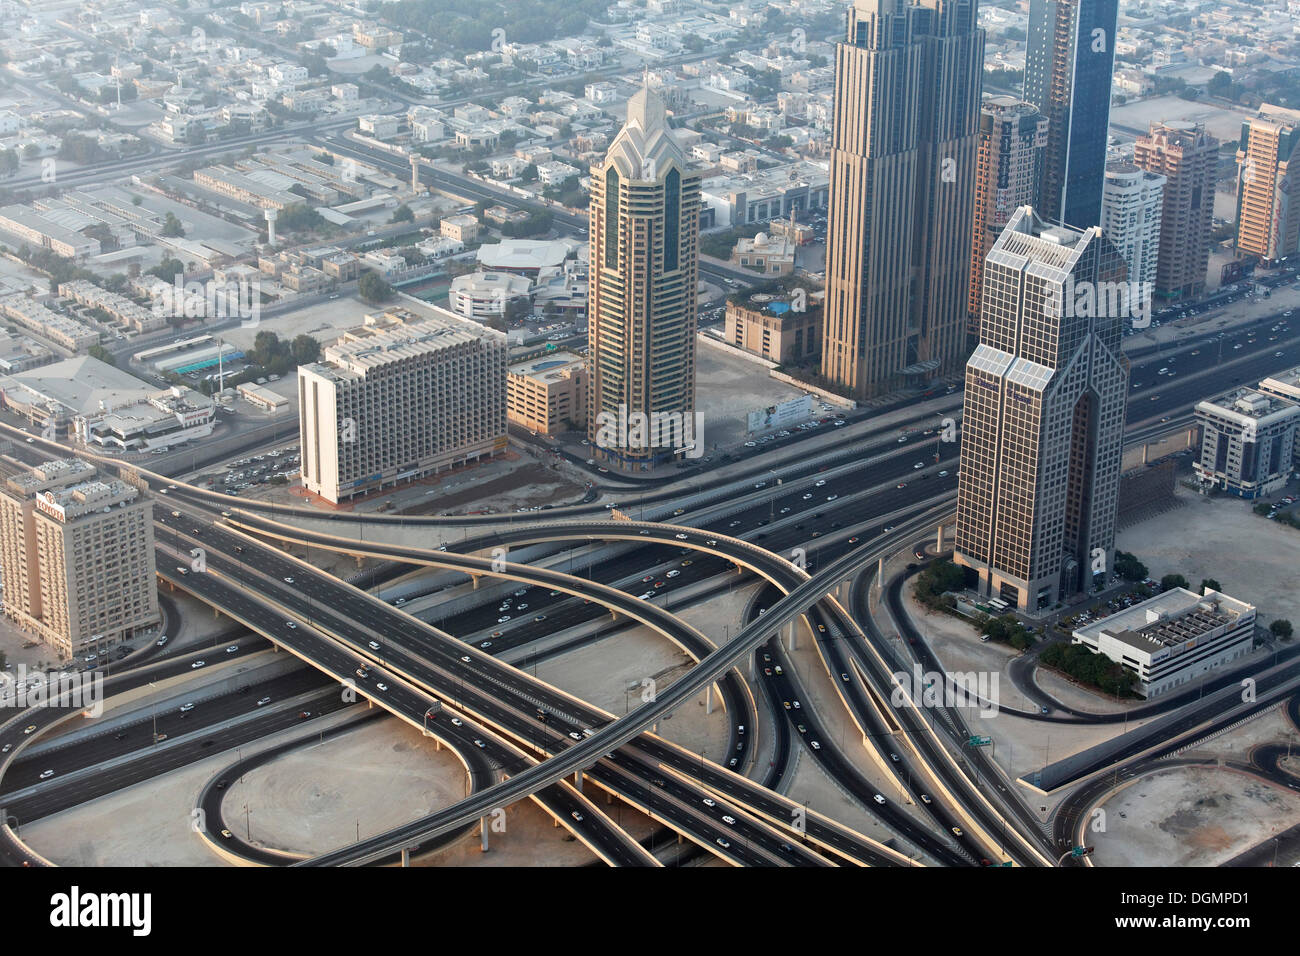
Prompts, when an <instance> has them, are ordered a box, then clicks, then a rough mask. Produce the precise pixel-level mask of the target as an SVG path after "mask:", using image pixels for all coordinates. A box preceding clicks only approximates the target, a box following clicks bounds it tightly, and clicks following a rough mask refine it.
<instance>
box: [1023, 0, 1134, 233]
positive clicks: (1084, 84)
mask: <svg viewBox="0 0 1300 956" xmlns="http://www.w3.org/2000/svg"><path fill="white" fill-rule="evenodd" d="M1118 19H1119V0H1030V3H1029V40H1028V45H1027V48H1026V51H1025V99H1026V100H1028V101H1029V102H1030V103H1033V104H1034V105H1035V106H1037V107H1038V110H1039V112H1041V113H1042V114H1043V115H1044V116H1046V117H1047V118H1048V120H1049V122H1050V124H1051V125H1050V126H1049V127H1048V133H1047V136H1048V141H1047V157H1046V163H1045V165H1044V168H1043V189H1042V193H1041V198H1040V199H1039V204H1038V205H1039V208H1038V209H1037V210H1036V211H1037V212H1038V213H1039V215H1041V216H1042V217H1043V218H1044V219H1046V220H1048V221H1050V222H1055V223H1058V224H1059V223H1064V224H1065V225H1067V226H1073V227H1074V228H1076V229H1087V228H1088V227H1089V226H1095V225H1097V224H1098V223H1099V222H1101V190H1102V180H1103V178H1104V177H1105V173H1106V144H1107V137H1108V135H1109V129H1110V84H1111V75H1112V73H1113V71H1114V67H1115V28H1116V24H1117V22H1118Z"/></svg>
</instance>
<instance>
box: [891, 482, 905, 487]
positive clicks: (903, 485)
mask: <svg viewBox="0 0 1300 956" xmlns="http://www.w3.org/2000/svg"><path fill="white" fill-rule="evenodd" d="M894 487H895V488H906V487H907V482H905V481H900V482H899V483H898V484H897V485H895V486H894Z"/></svg>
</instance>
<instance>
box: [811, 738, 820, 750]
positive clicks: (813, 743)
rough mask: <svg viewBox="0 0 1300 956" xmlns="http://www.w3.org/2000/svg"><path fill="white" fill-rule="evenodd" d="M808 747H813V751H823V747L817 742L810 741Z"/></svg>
mask: <svg viewBox="0 0 1300 956" xmlns="http://www.w3.org/2000/svg"><path fill="white" fill-rule="evenodd" d="M808 746H809V747H811V748H812V749H813V750H821V749H822V745H821V744H819V743H818V742H817V741H815V740H810V741H808Z"/></svg>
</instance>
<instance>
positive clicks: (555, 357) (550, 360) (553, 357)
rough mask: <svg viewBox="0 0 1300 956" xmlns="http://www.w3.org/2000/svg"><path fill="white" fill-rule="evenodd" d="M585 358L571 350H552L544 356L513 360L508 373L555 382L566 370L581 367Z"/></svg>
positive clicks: (544, 381) (540, 380) (584, 362)
mask: <svg viewBox="0 0 1300 956" xmlns="http://www.w3.org/2000/svg"><path fill="white" fill-rule="evenodd" d="M585 364H586V360H585V359H583V357H582V356H581V355H575V354H574V353H573V352H567V351H565V352H552V353H550V354H549V355H547V356H546V357H545V358H533V359H528V360H527V361H523V362H515V363H514V364H512V365H511V366H510V374H511V375H518V376H522V377H524V378H531V379H533V380H534V381H538V382H543V383H546V382H557V381H559V380H560V379H562V378H564V375H565V373H566V372H568V371H571V370H572V369H575V368H582V367H583V366H584V365H585Z"/></svg>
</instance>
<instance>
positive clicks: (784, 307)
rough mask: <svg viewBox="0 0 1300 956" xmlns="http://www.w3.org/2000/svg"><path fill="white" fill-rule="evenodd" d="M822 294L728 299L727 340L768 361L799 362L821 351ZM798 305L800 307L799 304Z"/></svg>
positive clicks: (813, 357) (781, 362) (814, 356)
mask: <svg viewBox="0 0 1300 956" xmlns="http://www.w3.org/2000/svg"><path fill="white" fill-rule="evenodd" d="M823 298H824V293H821V292H814V293H812V294H808V293H806V292H805V293H804V295H803V296H802V297H798V298H796V297H795V296H784V297H780V298H774V297H772V296H768V295H762V294H760V295H756V296H752V297H751V298H750V299H748V300H747V301H746V302H745V303H743V304H741V303H737V302H728V303H727V320H726V336H727V342H729V343H730V344H731V345H734V346H736V347H737V348H741V349H744V350H745V351H746V352H753V353H754V354H755V355H758V356H760V357H762V358H765V359H767V360H768V361H769V362H778V363H780V364H782V365H785V364H787V363H791V364H795V365H798V364H802V363H804V362H806V361H808V360H811V359H815V358H816V357H817V356H818V355H819V354H820V353H821V333H822V299H823ZM801 306H802V307H801Z"/></svg>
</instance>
